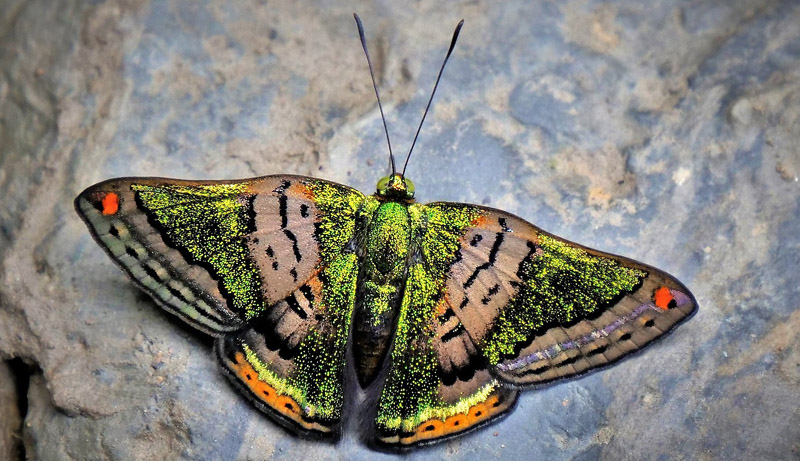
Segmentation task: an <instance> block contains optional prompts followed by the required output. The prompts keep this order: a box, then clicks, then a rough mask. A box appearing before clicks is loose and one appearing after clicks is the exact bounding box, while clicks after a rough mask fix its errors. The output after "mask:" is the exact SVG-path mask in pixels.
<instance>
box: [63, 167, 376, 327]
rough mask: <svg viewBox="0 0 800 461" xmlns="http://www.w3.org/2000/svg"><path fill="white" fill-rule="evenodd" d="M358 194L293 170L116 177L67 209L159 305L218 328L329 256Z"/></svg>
mask: <svg viewBox="0 0 800 461" xmlns="http://www.w3.org/2000/svg"><path fill="white" fill-rule="evenodd" d="M320 197H321V200H320ZM363 199H364V196H363V195H362V194H361V193H359V192H358V191H355V190H353V189H350V188H348V187H346V186H341V185H337V184H333V183H329V182H325V181H320V180H316V179H312V178H305V177H299V176H266V177H262V178H254V179H248V180H241V181H224V182H223V181H208V182H196V181H181V180H173V179H160V178H121V179H112V180H109V181H105V182H102V183H100V184H97V185H94V186H92V187H90V188H88V189H86V190H85V191H84V192H83V193H81V194H80V195H79V196H78V197H77V198H76V199H75V207H76V210H77V211H78V213H79V214H80V216H81V217H82V218H83V220H84V221H85V222H86V224H87V225H88V226H89V229H90V230H91V232H92V235H93V236H94V237H95V239H96V240H97V242H98V243H99V244H100V245H101V246H102V247H103V248H104V249H105V250H106V252H107V253H108V254H109V255H110V256H111V258H112V259H113V260H114V261H115V262H116V263H117V264H119V265H120V267H122V268H123V269H124V270H125V271H126V272H127V273H128V275H130V276H131V278H132V279H133V280H134V282H136V284H137V285H139V286H140V287H141V288H142V289H144V290H145V291H146V292H147V293H149V294H150V295H151V296H152V297H153V299H155V300H156V301H157V302H158V303H159V304H160V305H161V306H162V307H164V308H165V309H167V310H168V311H170V312H172V313H174V314H176V315H178V316H179V317H181V318H182V319H183V320H185V321H186V322H188V323H189V324H191V325H193V326H195V327H197V328H199V329H201V330H203V331H206V332H208V333H211V334H220V333H223V332H226V331H234V330H238V329H240V328H241V327H242V326H244V324H245V322H247V321H248V320H250V319H253V318H255V317H258V316H259V315H262V314H263V313H264V312H265V311H266V310H267V308H268V307H269V306H271V305H272V304H274V303H276V302H278V301H280V300H282V299H284V298H286V297H287V296H288V295H289V294H290V293H292V292H293V291H295V290H297V288H298V287H299V286H300V285H302V284H303V283H304V282H305V281H306V280H308V279H309V278H310V277H311V276H312V275H313V274H314V273H315V272H316V271H317V270H318V269H319V268H320V267H321V266H322V265H324V264H326V263H327V262H329V261H327V260H326V257H328V259H330V257H331V256H330V255H334V254H336V253H337V252H338V251H339V250H340V249H341V248H342V247H343V246H344V245H345V243H346V241H344V240H345V239H346V238H348V236H352V233H353V225H354V215H355V213H356V211H357V209H358V204H359V203H360V202H361V201H362V200H363ZM322 229H327V230H328V231H330V230H337V231H338V232H336V233H333V232H326V233H325V235H323V232H322Z"/></svg>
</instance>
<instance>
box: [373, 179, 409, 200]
mask: <svg viewBox="0 0 800 461" xmlns="http://www.w3.org/2000/svg"><path fill="white" fill-rule="evenodd" d="M377 193H378V197H384V198H388V199H394V200H411V199H413V198H414V183H413V182H411V180H410V179H408V178H406V177H404V176H403V175H401V174H397V173H395V174H393V175H390V176H384V177H383V178H381V180H380V181H378V192H377Z"/></svg>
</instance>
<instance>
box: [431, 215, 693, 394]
mask: <svg viewBox="0 0 800 461" xmlns="http://www.w3.org/2000/svg"><path fill="white" fill-rule="evenodd" d="M431 206H441V204H432V205H431ZM474 208H475V210H476V212H477V213H479V214H480V218H478V219H476V220H474V222H473V224H474V225H473V226H472V227H470V228H469V229H468V230H466V232H464V234H463V236H462V237H461V238H460V239H459V243H458V246H459V249H458V251H457V252H456V254H455V257H454V258H453V259H452V263H451V265H450V267H449V269H448V277H447V287H446V292H447V299H448V301H449V305H448V308H449V309H450V310H451V311H452V312H453V315H454V316H455V317H456V318H458V319H459V320H460V321H461V323H462V324H463V325H464V328H465V329H466V331H467V332H468V333H469V335H470V337H471V338H472V340H473V341H474V342H475V344H476V347H477V348H478V350H480V351H481V352H482V354H483V356H484V357H485V358H486V360H488V362H489V364H490V365H491V366H492V371H493V373H494V374H495V375H496V376H497V377H498V378H500V379H501V380H502V381H504V382H508V383H511V384H515V385H534V384H542V383H546V382H550V381H554V380H557V379H561V378H566V377H569V376H573V375H577V374H580V373H583V372H586V371H588V370H590V369H592V368H595V367H599V366H603V365H607V364H610V363H613V362H615V361H617V360H619V359H620V358H622V357H624V356H625V355H627V354H629V353H631V352H634V351H636V350H638V349H640V348H642V347H644V346H645V345H646V344H648V343H650V342H651V341H653V340H655V339H657V338H658V337H660V336H662V335H663V334H665V333H666V332H668V331H670V330H671V329H672V328H674V327H675V326H676V325H678V324H679V323H681V322H682V321H683V320H685V319H687V318H688V317H690V316H691V315H692V314H693V313H694V312H695V310H696V309H697V304H696V302H695V300H694V297H693V296H692V294H691V293H690V292H689V290H688V289H687V288H686V287H685V286H684V285H683V284H681V283H680V282H679V281H678V280H677V279H675V278H674V277H672V276H670V275H669V274H667V273H665V272H663V271H660V270H658V269H655V268H652V267H649V266H646V265H643V264H640V263H637V262H635V261H632V260H630V259H627V258H623V257H620V256H615V255H611V254H607V253H602V252H599V251H596V250H592V249H589V248H585V247H582V246H579V245H576V244H574V243H571V242H568V241H566V240H563V239H560V238H558V237H555V236H553V235H551V234H548V233H546V232H544V231H542V230H541V229H538V228H537V227H535V226H533V225H531V224H529V223H528V222H526V221H524V220H522V219H520V218H517V217H515V216H513V215H510V214H508V213H505V212H502V211H499V210H493V209H488V208H483V207H474Z"/></svg>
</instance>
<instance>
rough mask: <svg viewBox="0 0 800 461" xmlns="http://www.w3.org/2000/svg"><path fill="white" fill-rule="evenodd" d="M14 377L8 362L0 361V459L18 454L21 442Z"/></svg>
mask: <svg viewBox="0 0 800 461" xmlns="http://www.w3.org/2000/svg"><path fill="white" fill-rule="evenodd" d="M17 392H18V391H17V384H16V379H15V376H14V374H13V372H12V371H11V367H10V366H9V364H7V363H5V362H0V415H2V416H3V417H2V418H0V459H14V458H16V457H18V456H19V453H20V445H21V442H22V418H21V417H20V414H19V413H20V411H19V410H20V408H19V404H18V401H19V399H18V398H17V397H18V394H17Z"/></svg>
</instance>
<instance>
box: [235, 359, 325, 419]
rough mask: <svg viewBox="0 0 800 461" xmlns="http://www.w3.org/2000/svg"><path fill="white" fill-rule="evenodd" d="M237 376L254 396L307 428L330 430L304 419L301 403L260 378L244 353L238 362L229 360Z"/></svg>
mask: <svg viewBox="0 0 800 461" xmlns="http://www.w3.org/2000/svg"><path fill="white" fill-rule="evenodd" d="M229 363H230V365H231V367H232V368H233V371H234V372H235V373H236V376H238V377H239V380H241V382H242V383H243V384H244V385H246V386H247V387H248V388H249V389H250V392H252V393H253V396H254V397H256V398H257V399H258V400H260V401H261V402H263V403H264V404H265V405H267V406H269V407H271V408H272V409H274V410H275V411H277V412H278V413H280V414H282V415H283V416H285V417H287V418H289V419H291V420H292V421H294V422H296V423H297V424H299V425H300V426H302V427H304V428H306V429H313V430H317V431H323V432H330V428H328V427H325V426H322V425H321V424H319V423H315V422H309V421H305V420H303V417H302V413H301V411H300V409H301V407H300V405H299V404H298V403H297V402H296V401H295V400H294V399H293V398H291V397H289V396H288V395H279V394H278V392H277V391H276V390H275V388H274V387H272V386H270V385H269V384H267V383H265V382H264V381H261V380H259V379H258V372H257V371H255V370H254V369H253V367H252V366H251V365H250V364H249V363H248V362H247V358H245V356H244V354H242V353H241V352H237V353H236V362H229Z"/></svg>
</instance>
